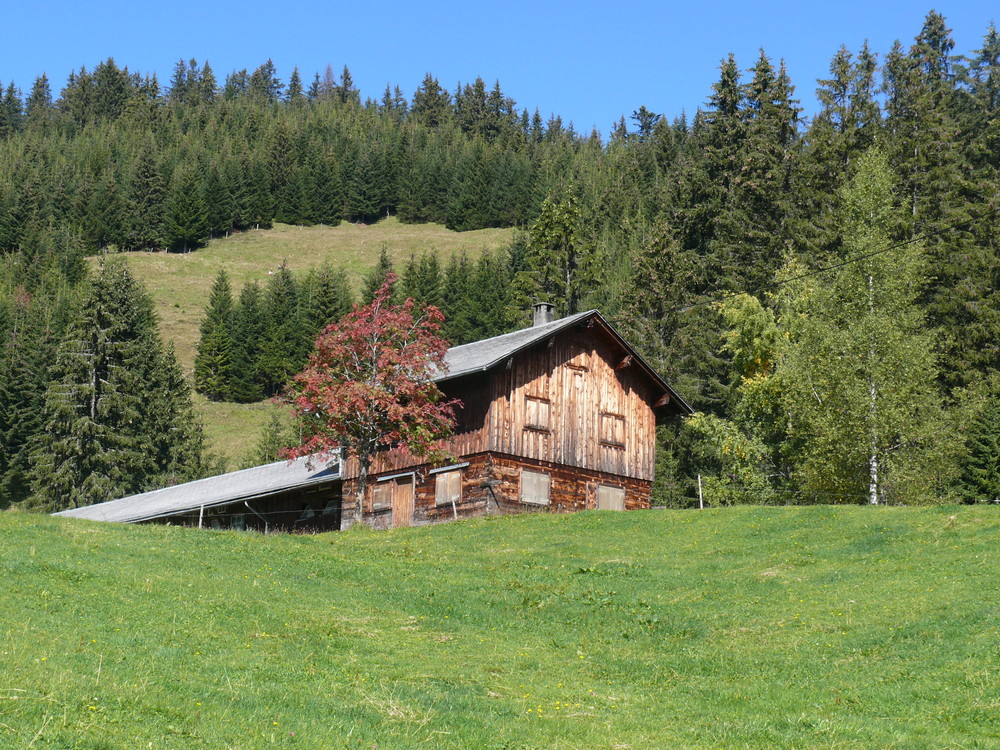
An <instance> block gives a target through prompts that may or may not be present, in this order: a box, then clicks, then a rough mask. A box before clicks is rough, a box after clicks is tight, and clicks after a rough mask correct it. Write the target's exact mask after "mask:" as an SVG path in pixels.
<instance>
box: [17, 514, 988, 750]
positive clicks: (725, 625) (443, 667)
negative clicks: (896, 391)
mask: <svg viewBox="0 0 1000 750" xmlns="http://www.w3.org/2000/svg"><path fill="white" fill-rule="evenodd" d="M998 559H1000V509H998V508H983V507H975V508H933V509H870V508H859V507H839V508H834V507H816V508H802V509H799V508H738V509H727V510H713V511H702V512H697V511H685V512H678V511H647V512H635V513H628V514H614V513H597V512H588V513H581V514H578V515H574V516H552V515H535V516H521V517H513V518H502V519H492V520H486V519H483V520H478V521H471V522H461V523H454V524H449V525H445V526H438V527H435V528H423V529H402V530H398V531H395V532H382V533H375V532H369V531H361V530H359V531H354V532H347V533H343V534H329V535H322V536H299V537H292V536H281V537H261V536H258V535H253V534H247V533H232V532H207V531H205V532H199V531H197V530H184V529H175V528H157V527H120V526H111V525H97V524H90V523H85V522H72V521H66V520H56V519H51V518H46V517H38V516H30V515H24V514H17V513H8V514H2V515H0V598H2V601H3V609H2V614H0V623H2V627H0V657H2V660H3V661H2V663H3V665H4V669H3V670H2V671H0V746H3V747H10V748H28V747H32V748H135V747H142V748H146V747H152V748H226V747H230V748H235V747H239V748H263V747H302V748H333V747H350V748H365V749H369V748H376V747H377V748H380V749H381V750H385V749H387V748H419V747H434V748H439V747H441V748H584V747H585V748H609V749H610V748H663V747H686V748H731V747H741V748H744V747H746V748H772V747H787V748H793V747H794V748H808V747H824V748H856V747H906V748H940V747H962V748H988V747H997V746H1000V646H998V644H1000V577H998V576H997V560H998Z"/></svg>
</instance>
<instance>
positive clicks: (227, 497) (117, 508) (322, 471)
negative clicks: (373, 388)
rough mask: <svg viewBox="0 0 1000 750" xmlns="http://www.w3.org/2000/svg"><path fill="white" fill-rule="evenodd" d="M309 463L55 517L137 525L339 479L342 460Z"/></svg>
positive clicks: (258, 469) (246, 472)
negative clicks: (328, 464)
mask: <svg viewBox="0 0 1000 750" xmlns="http://www.w3.org/2000/svg"><path fill="white" fill-rule="evenodd" d="M307 463H308V459H307V458H298V459H296V460H295V461H292V462H291V463H289V462H288V461H277V462H275V463H273V464H265V465H264V466H254V467H253V468H252V469H243V470H241V471H231V472H229V473H228V474H219V475H218V476H214V477H208V478H207V479H198V480H196V481H194V482H186V483H185V484H178V485H174V486H173V487H164V488H163V489H160V490H153V491H152V492H143V493H141V494H139V495H130V496H129V497H123V498H119V499H118V500H109V501H108V502H106V503H98V504H97V505H88V506H86V507H83V508H73V509H71V510H64V511H62V512H60V513H53V515H55V516H68V517H70V518H86V519H89V520H91V521H116V522H118V523H138V522H140V521H152V520H153V519H156V518H164V517H166V516H174V515H177V514H178V513H185V512H191V511H195V510H198V509H200V508H212V507H215V506H218V505H228V504H230V503H235V502H241V501H247V500H253V499H254V498H259V497H266V496H268V495H274V494H277V493H279V492H284V491H286V490H290V489H295V488H299V487H308V486H310V485H313V484H322V483H323V482H329V481H333V480H336V479H339V478H340V465H339V463H337V462H333V464H332V465H330V466H320V465H314V466H313V467H312V468H311V469H310V468H309V467H308V466H306V464H307Z"/></svg>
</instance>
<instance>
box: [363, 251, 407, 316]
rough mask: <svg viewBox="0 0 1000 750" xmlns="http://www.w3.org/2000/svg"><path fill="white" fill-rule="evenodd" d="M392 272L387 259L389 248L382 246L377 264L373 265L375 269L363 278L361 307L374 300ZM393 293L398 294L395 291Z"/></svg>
mask: <svg viewBox="0 0 1000 750" xmlns="http://www.w3.org/2000/svg"><path fill="white" fill-rule="evenodd" d="M393 272H394V269H393V267H392V260H390V258H389V248H388V247H386V246H385V245H384V244H383V245H382V249H381V250H380V251H379V254H378V263H376V264H375V267H374V268H372V270H371V271H369V272H368V274H367V275H366V276H365V278H364V283H363V284H362V287H361V304H362V305H367V304H369V303H370V302H371V301H372V300H373V299H375V293H376V292H377V291H378V290H379V289H380V288H381V286H382V285H383V284H384V283H385V280H386V277H387V276H388V275H389V274H390V273H393ZM394 286H397V285H394ZM394 293H395V294H398V292H396V291H395V290H394Z"/></svg>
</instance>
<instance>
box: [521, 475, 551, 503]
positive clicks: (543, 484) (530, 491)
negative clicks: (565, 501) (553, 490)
mask: <svg viewBox="0 0 1000 750" xmlns="http://www.w3.org/2000/svg"><path fill="white" fill-rule="evenodd" d="M521 502H522V503H531V504H532V505H548V504H549V475H548V474H546V473H545V472H543V471H529V470H528V469H523V470H522V471H521Z"/></svg>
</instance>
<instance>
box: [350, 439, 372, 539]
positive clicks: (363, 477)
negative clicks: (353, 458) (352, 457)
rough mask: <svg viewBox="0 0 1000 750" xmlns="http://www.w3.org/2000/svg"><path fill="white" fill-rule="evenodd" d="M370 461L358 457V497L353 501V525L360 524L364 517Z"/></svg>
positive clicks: (363, 457)
mask: <svg viewBox="0 0 1000 750" xmlns="http://www.w3.org/2000/svg"><path fill="white" fill-rule="evenodd" d="M371 463H372V462H371V459H370V458H368V457H367V456H358V497H357V499H356V500H355V501H354V523H355V524H360V523H361V519H362V518H363V516H364V505H365V490H367V489H368V470H369V469H370V468H371Z"/></svg>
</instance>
